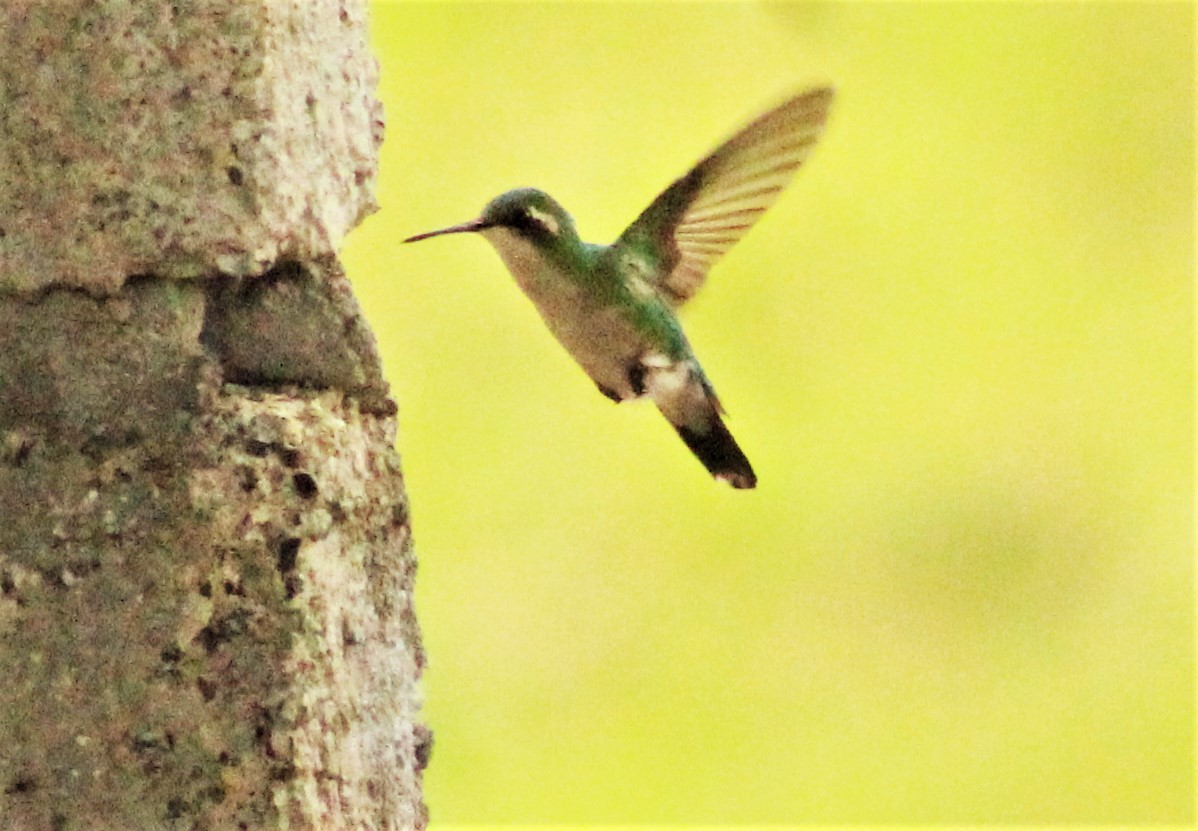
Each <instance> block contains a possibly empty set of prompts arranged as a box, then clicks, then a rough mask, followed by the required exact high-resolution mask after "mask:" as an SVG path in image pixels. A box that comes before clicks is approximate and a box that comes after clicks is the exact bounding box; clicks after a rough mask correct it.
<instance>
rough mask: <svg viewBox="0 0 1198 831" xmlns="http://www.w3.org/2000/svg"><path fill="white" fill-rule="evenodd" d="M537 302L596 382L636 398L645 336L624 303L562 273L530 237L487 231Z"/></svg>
mask: <svg viewBox="0 0 1198 831" xmlns="http://www.w3.org/2000/svg"><path fill="white" fill-rule="evenodd" d="M485 235H486V236H487V238H488V239H489V240H490V241H491V242H492V244H493V245H494V246H495V248H496V250H497V251H498V252H499V255H500V257H501V258H502V259H503V261H504V264H505V265H506V266H507V268H508V271H509V272H511V275H512V277H513V278H514V279H515V281H516V284H517V285H518V286H520V288H521V290H522V291H523V292H524V294H525V295H526V296H527V297H528V299H529V300H531V301H532V303H533V305H534V306H535V307H536V309H537V311H538V312H539V313H540V315H541V319H542V320H544V321H545V325H546V326H547V327H548V328H549V331H550V332H552V333H553V335H554V337H556V338H557V340H558V342H559V343H561V345H562V346H564V347H565V348H566V351H567V352H569V353H570V355H571V357H573V358H574V360H575V361H577V362H578V364H579V366H581V367H582V369H583V371H584V372H586V374H587V375H589V376H590V377H591V380H592V381H594V382H595V383H596V384H598V385H599V386H600V387H603V388H605V389H607V390H610V391H611V392H614V393H616V394H618V395H619V396H620V397H621V398H635V397H636V396H637V395H639V394H641V393H642V392H643V391H642V390H635V389H633V386H632V383H631V381H630V380H629V370H630V369H632V368H633V367H635V366H637V365H638V364H639V362H640V358H641V356H642V355H643V354H644V353H645V351H646V347H647V344H646V342H645V337H644V335H643V333H641V332H640V331H639V330H638V329H637V328H636V326H635V325H634V324H633V321H632V320H631V319H630V317H629V315H628V312H627V310H626V309H624V308H623V307H622V306H621V305H620V304H618V303H614V302H611V301H606V302H605V300H606V299H605V298H604V297H602V296H601V295H600V293H599V292H597V291H596V290H595V289H594V288H593V287H590V286H588V285H587V284H586V283H584V282H582V281H580V280H578V279H577V278H576V277H574V276H573V275H569V274H565V273H562V272H561V270H560V269H559V268H558V267H557V266H556V265H554V264H553V263H551V262H549V261H547V260H546V259H545V257H544V256H542V254H541V252H539V251H537V250H536V249H535V248H534V247H533V246H532V245H529V244H528V243H527V242H526V241H525V240H523V239H520V238H519V237H517V236H515V235H514V234H511V233H509V232H506V231H503V230H500V229H496V230H495V231H491V232H485Z"/></svg>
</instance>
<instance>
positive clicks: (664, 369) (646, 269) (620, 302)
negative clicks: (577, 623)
mask: <svg viewBox="0 0 1198 831" xmlns="http://www.w3.org/2000/svg"><path fill="white" fill-rule="evenodd" d="M832 97H833V91H832V89H831V88H830V87H816V88H813V89H809V90H806V91H803V92H800V93H798V94H796V95H793V96H791V97H789V98H788V99H786V100H785V101H783V102H782V103H781V104H779V105H778V106H776V107H774V108H773V109H771V110H769V111H767V112H765V113H764V114H762V115H760V116H759V117H757V118H756V119H755V120H753V121H752V122H750V123H749V124H748V125H746V126H745V127H743V128H742V129H741V130H740V131H738V132H737V133H735V134H734V135H733V136H732V137H731V138H729V139H728V140H727V141H725V142H724V143H723V144H721V145H720V146H719V147H717V148H716V149H715V150H714V151H712V152H711V153H710V154H709V155H708V156H707V157H706V158H704V159H703V160H702V161H700V162H699V163H698V164H696V165H695V166H694V167H693V168H691V170H690V172H689V173H687V174H686V175H685V176H682V177H680V178H679V179H677V180H675V181H674V182H673V184H671V185H670V186H669V187H668V188H666V189H665V190H664V191H662V192H661V194H660V195H659V196H658V197H657V198H656V199H654V200H653V202H652V203H650V205H649V207H648V208H646V209H645V210H644V211H643V212H642V213H641V215H640V216H638V217H637V218H636V220H635V221H634V222H633V223H632V224H631V225H629V226H628V228H627V230H625V231H624V233H622V234H621V235H620V236H619V238H618V239H616V241H615V242H613V243H611V244H610V245H601V244H596V243H589V242H583V240H582V239H581V238H580V237H579V235H578V231H577V229H576V228H575V225H574V220H573V218H572V217H571V216H570V214H568V213H567V212H566V211H565V209H564V208H562V206H561V205H559V204H558V203H557V202H556V201H555V200H554V199H553V198H552V197H550V196H549V194H547V193H545V192H544V191H541V190H537V189H536V188H517V189H515V190H509V191H507V192H506V193H503V194H500V195H499V196H497V197H495V198H494V199H492V200H491V201H490V202H489V203H487V205H486V207H484V208H483V211H482V213H481V214H480V215H479V216H478V218H477V219H472V220H470V221H468V222H463V223H461V224H459V225H452V226H450V227H447V228H441V229H440V230H437V231H429V232H427V233H423V234H417V235H415V236H412V237H408V238H407V239H405V240H404V242H405V243H407V242H416V241H418V240H424V239H429V238H430V237H436V236H443V235H446V234H462V233H476V234H480V235H481V236H482V237H483V238H484V239H486V240H487V242H489V243H490V244H491V245H492V246H493V247H494V248H495V250H496V251H497V252H498V254H499V256H500V258H501V259H502V260H503V262H504V264H505V265H506V266H507V269H508V271H510V272H511V275H512V277H513V278H514V279H515V281H516V284H517V285H518V286H519V287H520V288H521V289H522V290H523V291H524V293H525V294H526V295H527V296H528V298H529V299H530V300H531V301H532V303H533V305H534V306H535V307H536V309H537V311H538V312H539V313H540V316H541V318H542V319H543V320H544V322H545V324H546V326H547V327H548V328H549V331H550V332H552V333H553V335H554V336H555V337H556V338H557V339H558V341H559V342H560V343H561V345H562V346H564V347H565V349H566V351H567V352H569V353H570V355H571V357H573V358H574V360H575V361H576V362H577V363H578V364H579V366H581V367H582V369H583V371H584V372H586V374H587V375H588V376H589V377H590V379H591V380H592V381H593V382H594V384H595V386H597V387H598V388H599V391H600V392H601V393H603V395H605V396H607V397H608V398H610V399H611V400H612V401H615V402H616V403H619V402H622V401H627V400H630V399H634V398H641V397H645V396H647V397H649V398H650V399H652V400H653V403H654V404H656V405H657V408H658V410H660V411H661V414H662V415H663V416H665V418H666V420H667V421H669V423H670V424H671V425H672V426H673V428H674V430H675V431H677V433H678V435H679V436H681V438H682V440H683V442H685V443H686V446H687V447H688V448H690V450H691V452H692V453H694V455H695V456H696V457H698V459H699V461H700V462H702V463H703V466H704V467H706V468H707V470H708V472H710V473H711V474H712V475H713V476H714V477H715V478H716V479H718V480H723V481H725V482H727V483H729V484H730V485H732V487H734V488H753V487H756V485H757V475H756V474H755V473H754V472H753V467H752V465H751V464H749V460H748V458H747V457H746V456H745V454H744V452H743V451H742V450H741V449H740V446H739V445H737V443H736V440H735V439H734V438H733V437H732V434H731V433H730V432H729V431H728V428H727V426H726V425H725V424H724V420H723V415H724V414H725V411H724V407H723V405H722V404H721V403H720V399H719V397H718V396H717V395H716V392H715V388H714V387H713V386H712V384H711V381H710V380H709V379H708V378H707V374H706V373H705V372H704V371H703V368H702V367H701V366H700V365H699V361H698V359H696V358H695V353H694V350H693V349H691V345H690V343H689V342H688V341H687V338H686V335H685V334H684V333H683V331H682V326H681V324H680V323H679V322H678V317H677V314H676V313H677V310H678V309H679V307H681V306H682V305H683V304H685V303H686V301H688V300H690V298H691V297H693V296H694V295H695V293H696V292H697V291H698V290H699V288H700V287H701V286H702V285H703V282H704V281H705V280H706V278H707V272H708V270H709V269H710V268H711V267H712V266H713V265H714V264H715V263H716V261H717V260H719V259H720V257H721V256H723V254H724V253H725V252H726V251H727V250H728V249H729V248H731V247H732V246H733V244H735V243H736V242H737V240H739V239H740V238H741V237H743V236H744V235H745V233H746V232H747V231H748V230H749V228H751V227H752V226H753V224H754V223H755V222H756V221H757V220H758V219H759V218H760V216H761V214H762V213H764V212H765V211H766V209H768V208H769V207H770V206H771V205H773V204H774V202H775V201H776V200H777V198H778V196H779V194H780V193H781V192H782V190H783V189H784V188H785V187H786V186H787V185H788V184H789V183H790V180H791V178H792V177H793V176H794V174H795V171H797V170H798V168H799V167H800V166H801V165H802V164H803V162H804V161H805V160H806V159H807V156H808V155H809V154H810V152H811V148H812V147H813V146H814V145H815V143H816V141H817V140H818V139H819V137H820V135H821V133H822V132H823V129H824V124H825V123H826V122H827V118H828V110H829V107H830V106H831V103H832Z"/></svg>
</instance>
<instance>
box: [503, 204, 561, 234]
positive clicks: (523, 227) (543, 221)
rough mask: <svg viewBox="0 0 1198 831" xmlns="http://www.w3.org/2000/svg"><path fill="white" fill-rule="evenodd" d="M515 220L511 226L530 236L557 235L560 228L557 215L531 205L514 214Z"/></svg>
mask: <svg viewBox="0 0 1198 831" xmlns="http://www.w3.org/2000/svg"><path fill="white" fill-rule="evenodd" d="M515 220H516V221H515V222H514V223H513V224H512V226H513V227H514V228H515V229H516V230H517V231H520V232H522V233H524V234H527V235H530V236H551V237H554V236H557V232H558V230H559V229H560V227H561V226H560V225H559V224H558V221H557V217H555V216H554V215H553V214H551V213H547V212H545V211H542V210H540V209H538V208H534V207H532V206H531V205H530V206H527V207H525V208H524V209H523V210H521V211H520V212H519V213H518V214H516V217H515Z"/></svg>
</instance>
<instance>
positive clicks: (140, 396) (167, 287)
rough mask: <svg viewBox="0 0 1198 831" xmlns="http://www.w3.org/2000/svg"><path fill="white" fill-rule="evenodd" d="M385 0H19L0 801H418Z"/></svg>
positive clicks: (160, 817) (1, 121)
mask: <svg viewBox="0 0 1198 831" xmlns="http://www.w3.org/2000/svg"><path fill="white" fill-rule="evenodd" d="M365 6H366V2H365V0H303V2H300V1H299V0H295V2H279V1H278V0H252V1H251V0H203V1H202V2H194V3H178V2H168V0H137V2H136V3H133V2H128V1H127V0H55V2H53V3H22V2H9V3H5V4H3V5H0V828H3V829H5V831H43V829H46V830H47V831H49V830H50V829H53V831H73V830H74V829H79V830H80V831H102V830H103V829H121V831H129V829H137V831H142V830H143V829H159V828H161V829H168V828H169V829H247V831H258V829H276V828H279V829H281V828H289V829H322V831H327V830H328V829H349V828H354V829H359V828H361V829H400V828H421V827H423V826H424V825H425V821H426V813H425V811H424V807H423V805H422V802H421V782H420V779H421V769H422V768H423V766H424V763H425V761H426V760H427V755H428V745H429V734H428V731H427V730H426V729H425V728H424V727H423V726H422V725H420V724H419V723H418V722H417V715H418V709H419V694H418V690H417V679H418V677H419V675H420V671H421V668H422V666H423V653H422V651H421V646H420V634H419V630H418V627H417V624H416V621H415V617H414V615H413V611H412V578H413V572H414V569H415V561H414V558H413V555H412V551H411V545H410V533H409V522H408V511H407V501H406V496H405V493H404V487H403V479H402V475H401V473H400V468H399V459H398V457H397V455H396V453H395V451H394V450H393V442H394V439H395V417H394V416H395V405H394V403H393V402H392V401H391V399H390V398H389V391H388V389H387V385H386V383H385V382H384V381H383V379H382V375H381V370H380V367H379V361H378V356H377V353H376V350H375V346H374V339H373V336H372V335H371V333H370V331H369V328H368V327H367V325H366V323H365V322H364V320H363V319H362V318H361V315H360V313H359V311H358V308H357V305H356V303H355V301H354V299H353V296H352V294H351V291H350V288H349V284H348V282H347V281H346V279H345V277H344V275H343V274H342V272H341V270H340V267H339V266H338V264H337V260H336V255H335V250H336V246H337V245H338V244H339V242H340V240H341V238H342V236H343V234H344V233H345V232H346V231H348V230H349V229H350V228H351V227H352V226H353V225H355V224H356V223H357V222H358V221H359V220H360V219H361V218H362V217H363V216H365V215H366V214H368V213H369V212H371V211H372V210H374V208H375V202H374V183H375V168H376V151H377V147H378V144H379V142H380V141H381V130H382V122H381V112H380V107H379V104H378V102H377V101H376V100H375V98H374V95H373V93H374V87H375V83H376V75H377V70H376V66H375V63H374V60H373V58H372V57H371V56H370V55H369V53H368V51H367V47H366V23H365Z"/></svg>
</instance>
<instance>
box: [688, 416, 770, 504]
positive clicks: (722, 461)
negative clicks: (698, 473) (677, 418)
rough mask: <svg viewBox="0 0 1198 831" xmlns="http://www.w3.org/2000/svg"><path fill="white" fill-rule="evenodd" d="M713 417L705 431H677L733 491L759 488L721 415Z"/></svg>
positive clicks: (706, 465)
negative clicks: (734, 489) (735, 489)
mask: <svg viewBox="0 0 1198 831" xmlns="http://www.w3.org/2000/svg"><path fill="white" fill-rule="evenodd" d="M711 415H712V418H711V419H710V420H709V421H708V423H707V425H706V430H705V431H704V432H700V431H698V430H694V429H692V428H690V427H688V426H685V425H678V424H675V425H674V429H675V430H677V431H678V435H680V436H682V440H683V441H684V442H686V446H687V447H689V448H690V449H691V452H692V453H694V454H695V455H696V456H697V457H698V458H699V461H700V462H702V463H703V467H705V468H707V469H708V470H709V471H710V472H711V475H712V476H714V477H715V478H717V479H722V480H724V481H725V482H727V483H728V484H730V485H731V486H732V487H734V488H755V487H757V474H756V473H754V472H753V466H752V465H750V464H749V460H748V459H747V458H746V457H745V454H744V452H743V451H741V449H740V447H739V446H738V445H737V443H736V439H734V438H732V434H731V433H729V432H728V428H727V427H725V426H724V421H723V419H721V418H720V417H719V415H718V414H716V413H714V412H713V413H712V414H711Z"/></svg>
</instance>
